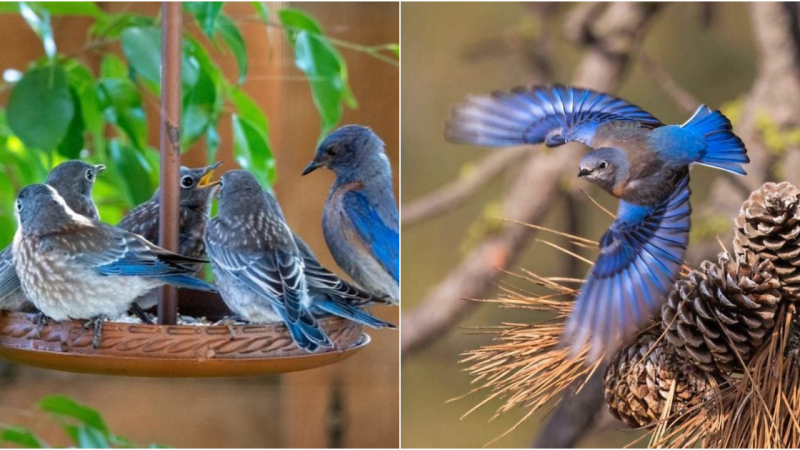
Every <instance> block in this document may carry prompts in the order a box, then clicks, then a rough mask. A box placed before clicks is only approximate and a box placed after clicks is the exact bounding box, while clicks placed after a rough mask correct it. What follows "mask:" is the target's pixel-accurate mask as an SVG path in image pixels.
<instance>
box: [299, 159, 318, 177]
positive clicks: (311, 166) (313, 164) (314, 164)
mask: <svg viewBox="0 0 800 450" xmlns="http://www.w3.org/2000/svg"><path fill="white" fill-rule="evenodd" d="M321 166H322V164H320V163H318V162H317V161H311V162H310V163H309V164H308V165H307V166H306V168H305V169H303V175H308V174H310V173H311V172H313V171H315V170H317V169H319V168H320V167H321Z"/></svg>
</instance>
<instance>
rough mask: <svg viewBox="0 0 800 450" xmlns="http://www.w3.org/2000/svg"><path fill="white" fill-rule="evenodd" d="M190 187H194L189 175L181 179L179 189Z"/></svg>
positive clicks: (192, 179)
mask: <svg viewBox="0 0 800 450" xmlns="http://www.w3.org/2000/svg"><path fill="white" fill-rule="evenodd" d="M192 186H194V178H192V177H191V176H189V175H186V176H185V177H183V178H181V187H184V188H190V187H192Z"/></svg>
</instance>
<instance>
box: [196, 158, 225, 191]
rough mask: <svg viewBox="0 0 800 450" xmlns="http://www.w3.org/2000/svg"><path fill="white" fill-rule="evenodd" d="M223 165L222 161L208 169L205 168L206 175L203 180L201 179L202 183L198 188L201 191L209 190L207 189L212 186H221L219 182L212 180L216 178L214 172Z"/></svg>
mask: <svg viewBox="0 0 800 450" xmlns="http://www.w3.org/2000/svg"><path fill="white" fill-rule="evenodd" d="M221 165H222V161H217V162H215V163H214V164H212V165H210V166H208V167H206V168H205V174H204V175H203V178H200V183H199V184H198V185H197V187H199V188H201V189H207V188H210V187H212V186H216V185H218V184H219V180H217V181H211V178H213V177H214V170H215V169H216V168H217V167H219V166H221Z"/></svg>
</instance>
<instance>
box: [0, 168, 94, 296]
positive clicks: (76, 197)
mask: <svg viewBox="0 0 800 450" xmlns="http://www.w3.org/2000/svg"><path fill="white" fill-rule="evenodd" d="M105 168H106V167H105V166H104V165H102V164H97V165H92V164H89V163H85V162H83V161H67V162H64V163H61V164H59V165H58V166H56V167H55V168H54V169H53V170H52V171H50V174H49V175H48V176H47V179H46V180H45V184H47V185H49V186H52V187H53V188H55V190H56V191H57V192H58V193H59V194H60V195H61V197H63V198H64V201H65V202H66V203H67V205H69V207H70V208H72V210H73V211H75V212H76V213H78V214H80V215H82V216H86V217H88V218H90V219H95V220H99V218H100V215H99V214H98V213H97V208H96V207H95V205H94V202H93V201H92V188H93V187H94V183H95V180H96V179H97V175H98V174H100V172H102V171H103V170H105ZM31 307H32V306H31V305H30V302H28V300H27V299H26V298H25V294H23V293H22V288H21V287H20V284H19V278H18V277H17V272H16V270H15V269H14V261H13V258H12V257H11V246H8V247H6V248H5V249H4V250H3V251H2V252H0V309H4V310H9V311H22V310H29V309H31Z"/></svg>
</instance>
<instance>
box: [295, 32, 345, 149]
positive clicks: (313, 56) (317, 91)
mask: <svg viewBox="0 0 800 450" xmlns="http://www.w3.org/2000/svg"><path fill="white" fill-rule="evenodd" d="M295 65H296V66H297V68H298V69H300V70H301V71H303V73H305V74H306V76H307V77H308V82H309V84H310V86H311V95H312V98H313V99H314V105H315V106H316V107H317V110H318V111H319V114H320V117H321V118H322V133H321V134H322V135H326V134H328V132H330V131H331V130H332V129H333V128H334V127H335V126H336V124H337V123H338V122H339V120H340V119H341V117H342V101H343V100H345V99H346V98H347V97H348V96H349V97H351V98H352V94H350V92H349V88H348V86H347V80H346V78H345V77H346V74H347V72H346V70H345V68H344V61H343V60H342V58H341V56H339V53H338V52H337V51H336V49H335V48H333V46H332V45H331V44H330V43H329V42H328V41H327V40H326V39H324V38H322V37H320V36H318V35H315V34H311V33H308V32H306V31H301V32H299V33H297V36H296V40H295Z"/></svg>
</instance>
